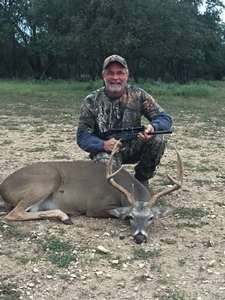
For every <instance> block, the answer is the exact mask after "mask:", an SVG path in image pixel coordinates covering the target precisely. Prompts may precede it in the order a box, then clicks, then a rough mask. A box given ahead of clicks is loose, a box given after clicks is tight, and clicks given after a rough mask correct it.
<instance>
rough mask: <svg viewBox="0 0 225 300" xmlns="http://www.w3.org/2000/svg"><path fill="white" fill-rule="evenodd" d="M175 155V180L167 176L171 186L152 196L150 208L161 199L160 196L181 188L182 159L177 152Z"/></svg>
mask: <svg viewBox="0 0 225 300" xmlns="http://www.w3.org/2000/svg"><path fill="white" fill-rule="evenodd" d="M176 153H177V179H174V178H173V177H172V176H170V175H169V174H167V176H168V178H169V179H170V181H171V182H172V183H173V186H172V187H170V188H169V189H167V190H164V191H162V192H159V193H158V194H156V195H154V196H153V197H152V198H151V199H150V200H149V205H150V207H152V206H154V204H155V202H156V201H157V200H158V199H159V198H161V197H162V196H164V195H168V194H170V193H172V192H173V191H176V190H178V189H179V188H181V184H182V179H183V175H184V166H183V162H182V158H181V156H180V153H179V152H178V151H177V150H176Z"/></svg>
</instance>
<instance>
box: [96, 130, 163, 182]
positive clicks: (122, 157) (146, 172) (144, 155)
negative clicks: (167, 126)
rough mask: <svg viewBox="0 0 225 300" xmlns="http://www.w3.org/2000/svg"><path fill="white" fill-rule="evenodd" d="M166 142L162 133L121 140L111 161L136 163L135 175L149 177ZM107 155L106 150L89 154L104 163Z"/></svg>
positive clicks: (154, 170)
mask: <svg viewBox="0 0 225 300" xmlns="http://www.w3.org/2000/svg"><path fill="white" fill-rule="evenodd" d="M166 142H167V141H166V139H164V137H163V135H155V136H153V137H152V138H151V139H150V140H148V141H140V140H138V139H135V140H132V141H128V142H123V145H122V147H121V148H120V152H119V153H117V154H115V156H114V160H113V163H114V164H116V165H118V166H121V165H122V164H136V163H137V165H136V166H135V176H137V177H138V178H143V180H145V179H150V178H152V177H153V176H154V175H155V173H156V167H157V166H158V165H159V163H160V159H161V158H162V156H163V154H164V150H165V146H166ZM109 156H110V153H107V152H99V153H97V154H94V155H90V157H91V158H92V159H93V161H94V162H104V163H108V160H109Z"/></svg>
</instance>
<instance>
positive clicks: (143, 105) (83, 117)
mask: <svg viewBox="0 0 225 300" xmlns="http://www.w3.org/2000/svg"><path fill="white" fill-rule="evenodd" d="M142 116H145V117H146V118H147V119H148V120H149V122H150V123H151V125H152V126H153V127H154V129H155V130H170V128H171V126H172V120H171V118H170V116H169V115H168V114H167V113H166V112H165V111H164V110H163V109H162V108H161V107H160V105H159V104H157V102H156V101H155V99H154V98H153V97H152V96H151V95H149V94H148V93H147V92H146V91H144V90H143V89H140V88H138V87H135V86H132V85H126V88H125V91H124V93H123V95H122V96H121V97H119V98H110V97H108V95H107V93H106V91H105V88H104V87H102V88H100V89H98V90H96V91H94V92H93V93H92V94H90V95H88V96H87V97H86V98H85V100H84V102H83V104H82V106H81V110H80V115H79V120H78V128H77V144H78V146H79V147H80V148H81V149H83V150H84V151H87V152H91V153H97V152H100V151H103V149H102V145H103V142H104V141H103V140H102V139H100V138H99V136H100V134H101V133H104V132H106V131H109V130H110V129H112V128H127V127H136V126H140V125H141V119H142Z"/></svg>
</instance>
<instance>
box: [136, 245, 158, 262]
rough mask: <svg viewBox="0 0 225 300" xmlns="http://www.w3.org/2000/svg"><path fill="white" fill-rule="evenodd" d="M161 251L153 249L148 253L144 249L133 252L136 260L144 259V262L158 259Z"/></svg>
mask: <svg viewBox="0 0 225 300" xmlns="http://www.w3.org/2000/svg"><path fill="white" fill-rule="evenodd" d="M161 251H162V250H161V249H153V250H149V251H146V250H144V249H143V248H136V249H134V251H133V256H134V259H142V260H148V259H149V258H152V257H158V256H159V255H160V253H161Z"/></svg>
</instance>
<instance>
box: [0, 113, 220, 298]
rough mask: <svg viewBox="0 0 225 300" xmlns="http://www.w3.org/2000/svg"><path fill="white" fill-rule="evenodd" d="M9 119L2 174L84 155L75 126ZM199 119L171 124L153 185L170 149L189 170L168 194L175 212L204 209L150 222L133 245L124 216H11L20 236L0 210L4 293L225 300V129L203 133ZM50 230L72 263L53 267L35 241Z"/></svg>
mask: <svg viewBox="0 0 225 300" xmlns="http://www.w3.org/2000/svg"><path fill="white" fill-rule="evenodd" d="M4 118H5V121H7V117H4ZM10 119H11V121H12V117H10ZM14 121H15V122H18V121H19V124H18V125H17V128H14V129H12V128H11V129H10V128H8V127H6V126H2V128H1V134H0V150H1V151H0V181H3V180H4V179H5V178H6V177H7V176H8V175H10V174H11V173H12V172H14V171H15V170H17V169H18V168H20V167H22V166H24V165H27V164H30V163H33V162H39V161H52V160H58V161H60V160H88V157H87V154H86V153H84V152H83V151H81V150H80V149H79V148H78V147H77V145H76V142H75V140H74V134H75V128H74V126H73V125H71V124H48V123H44V124H43V125H42V126H43V127H44V128H45V130H42V131H41V130H40V131H38V130H37V126H36V125H35V123H33V120H32V119H19V120H18V119H16V118H15V120H14ZM198 126H199V127H197V126H196V127H195V132H197V135H196V134H194V131H192V130H193V128H191V129H187V128H186V127H184V126H176V130H175V131H174V132H175V133H173V134H172V135H171V136H169V137H168V147H167V149H166V152H165V155H164V157H163V159H162V161H161V165H160V167H159V169H158V173H157V175H156V176H155V177H154V179H153V181H152V183H151V184H152V185H153V186H154V189H155V190H156V191H159V190H162V189H163V188H165V184H164V179H163V178H164V177H165V178H166V176H165V174H166V173H167V172H168V173H169V174H171V175H173V176H175V174H176V164H175V161H176V154H175V151H174V149H173V148H174V147H175V146H176V147H177V148H178V149H179V150H180V153H181V155H182V158H183V161H184V167H185V176H184V180H183V186H182V189H181V190H178V191H176V192H174V193H173V194H171V195H168V196H166V197H165V201H166V202H167V203H169V204H170V205H171V206H172V207H173V208H174V209H177V208H183V209H185V208H187V209H190V210H191V209H193V210H198V209H200V210H201V211H205V212H208V214H206V215H202V216H200V217H198V218H197V217H195V216H193V217H192V218H189V219H187V218H185V217H182V216H180V215H178V214H177V215H176V214H175V215H174V216H172V217H170V218H165V219H160V220H159V219H155V221H154V223H153V225H152V227H151V230H150V234H149V238H148V241H147V243H146V244H142V245H137V244H135V243H134V241H133V238H132V236H131V230H130V227H129V223H128V222H127V221H122V220H119V219H92V218H87V217H85V216H78V217H75V216H73V217H71V220H72V221H73V225H72V226H66V225H64V224H62V223H61V222H60V221H58V220H39V221H26V222H13V225H14V226H15V228H16V230H18V231H19V232H25V233H26V235H25V236H19V235H18V234H13V233H12V232H11V233H10V232H9V230H8V229H9V228H10V227H9V225H8V223H7V222H5V220H4V212H5V208H1V216H0V299H11V300H12V299H14V300H15V299H23V300H26V299H35V300H49V299H66V300H72V299H73V300H75V299H135V300H136V299H142V300H144V299H159V300H169V299H172V300H179V299H188V300H189V299H191V300H212V299H213V300H217V299H218V300H221V299H225V232H224V218H225V199H224V186H225V156H224V149H225V139H224V136H225V130H224V127H223V128H222V129H220V131H218V129H217V128H216V127H215V126H214V125H213V124H212V125H211V126H210V128H209V131H210V130H212V132H209V133H208V134H205V133H204V131H203V130H202V131H201V128H204V126H205V124H198ZM213 132H214V134H213ZM126 168H127V169H128V170H129V171H131V172H132V170H133V167H132V166H127V167H126ZM78 172H79V170H78ZM165 182H166V180H165ZM87 188H88V183H87ZM53 235H54V236H56V237H59V238H62V239H63V241H68V243H70V244H71V245H72V246H73V248H74V249H75V250H74V254H75V255H76V259H75V260H74V261H73V262H71V263H70V264H69V266H68V267H59V266H57V265H55V264H53V263H52V262H50V261H49V260H48V255H47V252H45V253H44V252H43V251H41V250H40V249H39V248H38V245H40V243H41V241H42V242H43V240H45V239H46V238H47V237H49V236H53ZM39 242H40V243H39ZM99 246H101V247H104V249H106V250H108V253H104V251H102V250H101V248H99ZM99 249H100V250H99ZM151 253H152V254H153V255H152V256H150V255H149V256H147V255H148V254H151ZM138 254H139V255H138ZM144 254H146V257H145V256H144ZM22 258H24V260H23V259H22ZM25 258H26V260H25ZM34 258H36V260H35V259H34ZM24 261H26V263H24ZM10 297H11V298H10Z"/></svg>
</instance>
